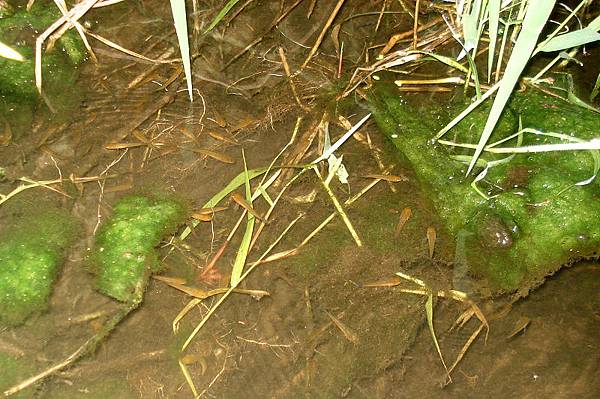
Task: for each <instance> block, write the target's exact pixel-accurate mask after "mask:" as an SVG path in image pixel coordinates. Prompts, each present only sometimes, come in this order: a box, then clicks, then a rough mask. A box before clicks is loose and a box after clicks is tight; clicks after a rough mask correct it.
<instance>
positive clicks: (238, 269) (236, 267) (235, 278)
mask: <svg viewBox="0 0 600 399" xmlns="http://www.w3.org/2000/svg"><path fill="white" fill-rule="evenodd" d="M242 157H243V158H244V178H245V185H246V201H247V202H248V204H250V206H252V192H251V191H250V178H249V176H248V169H247V167H246V157H245V155H244V151H242ZM247 214H248V222H247V223H246V231H244V237H242V242H241V243H240V247H239V248H238V251H237V254H236V256H235V261H234V262H233V269H232V270H231V283H230V285H231V286H232V287H236V286H237V285H238V283H239V282H240V279H241V277H242V272H243V271H244V265H245V264H246V259H247V258H248V250H249V249H250V242H251V241H252V232H253V231H254V221H255V220H256V218H255V217H254V215H253V214H252V213H250V212H247Z"/></svg>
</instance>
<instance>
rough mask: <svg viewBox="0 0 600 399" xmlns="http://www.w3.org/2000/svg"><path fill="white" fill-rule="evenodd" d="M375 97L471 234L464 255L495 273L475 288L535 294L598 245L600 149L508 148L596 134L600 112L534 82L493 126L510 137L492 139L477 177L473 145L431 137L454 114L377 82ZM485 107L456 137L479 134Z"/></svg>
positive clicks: (393, 133) (449, 222)
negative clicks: (472, 173) (465, 150)
mask: <svg viewBox="0 0 600 399" xmlns="http://www.w3.org/2000/svg"><path fill="white" fill-rule="evenodd" d="M370 98H371V104H372V106H373V111H374V114H375V118H376V120H377V122H378V124H379V126H380V127H381V128H382V131H383V132H384V133H385V134H386V136H388V138H390V139H391V140H392V141H393V142H394V144H395V145H396V146H397V147H398V149H400V150H401V151H402V152H403V153H404V154H405V155H406V157H407V158H408V159H409V161H410V163H411V165H412V168H413V169H414V170H415V173H416V174H417V176H419V178H420V181H421V182H422V183H423V184H424V186H425V187H427V188H426V189H425V191H426V192H427V194H428V196H429V197H430V198H432V200H433V202H434V204H435V206H436V209H437V211H438V214H439V215H440V217H441V218H442V219H443V220H444V223H445V226H446V228H447V229H448V230H449V231H450V233H451V234H452V235H453V236H455V237H461V239H464V240H466V243H463V248H462V251H465V253H464V254H463V262H465V264H466V267H467V268H468V270H469V272H470V273H471V274H472V275H474V276H478V277H483V278H485V280H486V281H485V283H484V284H483V285H481V283H480V284H479V287H475V289H477V290H480V291H481V290H484V291H483V292H488V293H499V292H500V293H502V292H515V291H520V292H519V295H526V294H527V292H528V290H529V289H530V288H531V287H535V286H536V285H537V284H538V283H539V282H541V281H543V280H544V278H545V277H546V276H548V275H550V274H553V273H554V272H555V271H556V270H558V269H559V268H560V267H561V266H562V265H564V264H569V263H571V262H573V261H575V260H577V259H578V258H579V257H585V256H593V255H596V254H597V253H596V251H597V249H598V248H599V247H600V201H598V200H597V199H598V197H599V196H600V184H599V183H598V181H597V180H596V179H595V175H596V173H597V169H598V166H599V164H598V162H599V161H600V159H599V158H598V155H597V154H595V151H577V152H572V153H564V152H563V153H557V152H542V153H538V154H535V153H533V154H532V153H525V154H519V155H516V156H514V155H506V154H503V153H502V151H501V149H502V148H506V147H512V148H527V146H534V145H535V146H542V145H548V144H551V143H554V142H556V141H557V139H558V140H561V139H562V140H564V139H565V138H569V139H573V140H575V138H578V140H581V141H584V142H585V141H589V140H591V139H593V138H594V137H596V135H597V134H598V133H597V128H598V115H597V114H596V113H594V112H593V111H590V110H587V109H584V108H581V107H578V106H576V105H572V104H569V103H567V102H566V101H564V100H560V99H557V98H555V97H552V96H551V95H548V94H544V93H542V92H539V91H536V90H535V89H530V90H527V91H526V92H524V93H518V94H515V95H514V96H513V97H512V99H511V100H510V102H509V103H508V107H507V109H506V110H505V112H504V113H503V116H502V117H501V118H500V123H499V125H498V127H497V128H496V130H495V133H494V135H493V136H492V138H493V140H494V141H495V142H496V143H501V144H502V146H500V145H497V144H493V145H490V146H489V147H487V148H488V151H489V152H488V153H486V155H484V156H482V157H481V158H480V164H481V167H478V168H477V170H478V171H481V170H483V171H485V173H483V172H482V174H483V175H484V177H482V178H480V179H479V180H478V181H477V182H475V183H473V184H469V182H468V181H467V180H465V178H464V175H465V167H464V164H463V163H461V162H460V161H461V160H464V159H465V155H461V154H460V153H458V152H454V154H453V153H449V151H448V150H447V149H446V148H443V147H442V146H441V145H440V144H437V145H434V144H433V143H432V142H431V132H434V131H437V130H438V129H439V128H440V127H441V126H440V125H439V123H440V122H442V123H444V118H446V119H447V116H445V115H440V114H439V112H438V110H437V109H429V110H428V109H420V110H419V111H418V112H415V106H414V105H410V103H407V101H406V100H403V99H402V98H401V97H399V96H398V95H395V94H393V92H392V93H390V91H389V90H387V91H386V90H385V89H377V88H375V89H374V91H373V92H372V94H371V96H370ZM557 109H560V110H561V111H562V112H564V113H565V114H567V115H569V118H564V116H563V115H564V114H563V113H562V112H561V113H558V112H556V110H557ZM482 113H483V115H482ZM423 114H426V115H427V118H426V119H427V120H429V121H431V122H429V123H427V122H426V121H424V120H423V118H422V115H423ZM451 114H452V112H451ZM415 115H419V117H415ZM446 115H447V114H446ZM482 116H483V117H485V110H481V111H479V112H477V111H476V112H474V113H472V114H471V115H469V117H467V118H466V119H464V120H463V121H461V123H459V124H458V125H457V126H456V127H455V128H454V129H453V131H452V133H453V136H454V140H453V144H454V145H455V146H456V147H460V146H461V143H465V142H467V143H468V142H472V141H473V138H474V137H473V136H474V134H476V133H474V132H477V131H478V130H479V129H480V128H481V127H482V125H483V123H484V121H485V120H484V118H483V117H482ZM436 122H437V123H438V125H437V126H436V125H435V123H436ZM531 127H534V128H535V130H533V129H532V128H531ZM513 133H517V134H513ZM494 150H498V152H499V154H494ZM485 290H487V291H485Z"/></svg>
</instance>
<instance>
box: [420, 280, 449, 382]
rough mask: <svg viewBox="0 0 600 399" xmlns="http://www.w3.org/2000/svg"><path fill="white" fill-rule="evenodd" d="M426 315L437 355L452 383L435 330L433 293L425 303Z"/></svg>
mask: <svg viewBox="0 0 600 399" xmlns="http://www.w3.org/2000/svg"><path fill="white" fill-rule="evenodd" d="M425 313H427V325H428V326H429V332H430V333H431V338H432V339H433V343H434V345H435V349H436V350H437V353H438V355H439V356H440V360H441V361H442V365H443V366H444V370H446V375H447V376H448V380H450V381H452V378H450V373H449V372H448V367H447V366H446V362H445V361H444V356H442V350H441V349H440V344H439V343H438V340H437V337H436V335H435V329H434V328H433V294H432V293H431V292H429V295H427V302H426V303H425Z"/></svg>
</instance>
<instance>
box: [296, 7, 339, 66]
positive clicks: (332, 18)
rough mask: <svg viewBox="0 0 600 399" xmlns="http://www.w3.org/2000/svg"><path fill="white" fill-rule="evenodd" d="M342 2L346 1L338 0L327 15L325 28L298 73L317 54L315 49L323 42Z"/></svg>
mask: <svg viewBox="0 0 600 399" xmlns="http://www.w3.org/2000/svg"><path fill="white" fill-rule="evenodd" d="M344 1H346V0H338V2H337V4H336V5H335V8H334V9H333V11H332V12H331V14H330V15H329V19H327V22H325V26H323V29H322V30H321V33H319V37H317V40H316V41H315V44H314V45H313V47H312V48H311V49H310V52H309V53H308V56H307V57H306V59H305V60H304V63H303V64H302V66H301V67H300V71H302V70H303V69H304V68H305V67H306V65H308V63H309V62H310V60H311V59H312V57H313V56H314V55H315V53H316V52H317V49H318V48H319V46H320V45H321V42H322V41H323V38H324V37H325V33H327V30H328V29H329V27H330V26H331V24H332V23H333V20H334V19H335V17H336V16H337V14H338V12H339V11H340V8H342V6H343V5H344Z"/></svg>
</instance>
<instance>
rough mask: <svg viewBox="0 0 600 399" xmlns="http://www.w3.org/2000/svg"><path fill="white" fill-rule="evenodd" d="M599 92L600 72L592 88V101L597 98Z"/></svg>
mask: <svg viewBox="0 0 600 399" xmlns="http://www.w3.org/2000/svg"><path fill="white" fill-rule="evenodd" d="M599 92H600V73H599V74H598V77H597V78H596V83H595V84H594V88H593V89H592V92H591V93H590V101H594V98H596V97H597V96H598V93H599Z"/></svg>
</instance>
